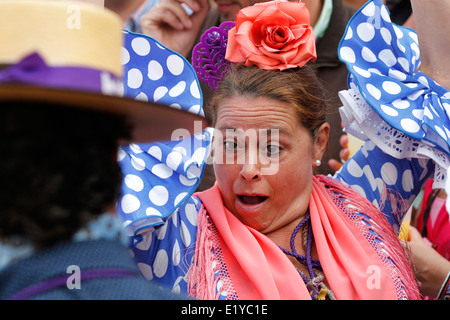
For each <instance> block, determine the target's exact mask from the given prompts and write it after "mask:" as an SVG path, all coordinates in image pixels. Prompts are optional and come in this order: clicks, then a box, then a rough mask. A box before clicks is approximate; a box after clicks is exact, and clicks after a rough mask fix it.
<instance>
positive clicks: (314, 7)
mask: <svg viewBox="0 0 450 320" xmlns="http://www.w3.org/2000/svg"><path fill="white" fill-rule="evenodd" d="M324 1H325V0H319V1H318V0H303V2H304V3H305V4H306V7H307V8H308V10H309V13H310V15H311V26H313V27H314V26H315V25H316V23H317V21H319V18H320V14H321V13H322V9H323V4H324Z"/></svg>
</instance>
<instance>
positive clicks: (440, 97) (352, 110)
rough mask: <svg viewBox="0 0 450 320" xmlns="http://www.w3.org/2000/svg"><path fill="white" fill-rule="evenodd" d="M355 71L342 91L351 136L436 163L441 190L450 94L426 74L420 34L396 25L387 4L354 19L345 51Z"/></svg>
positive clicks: (449, 134) (377, 3)
mask: <svg viewBox="0 0 450 320" xmlns="http://www.w3.org/2000/svg"><path fill="white" fill-rule="evenodd" d="M339 56H340V59H341V60H342V61H343V62H345V63H346V65H347V68H348V70H349V72H350V75H349V80H348V87H349V89H348V90H344V91H341V92H340V97H341V100H342V102H343V107H341V109H340V113H341V117H342V120H343V122H344V126H345V130H346V132H347V133H349V134H352V135H354V136H356V137H358V138H360V139H363V140H372V141H373V142H374V143H375V144H376V145H377V146H378V147H379V148H381V149H382V150H383V151H384V152H386V153H387V154H391V155H393V156H394V157H396V158H398V159H403V158H426V159H432V160H434V161H435V162H436V164H437V166H436V170H435V175H434V180H435V186H437V187H443V186H444V181H445V177H446V170H447V168H448V167H449V164H450V158H449V155H450V141H449V140H450V122H449V116H448V112H450V93H449V91H448V90H447V89H445V88H444V87H442V86H440V85H439V84H437V83H436V82H435V81H433V80H432V79H431V78H430V77H428V76H427V75H425V74H424V73H422V72H420V71H417V70H418V68H419V66H420V61H421V60H420V50H419V44H418V39H417V34H416V32H415V31H414V30H412V29H409V28H405V27H401V26H397V25H395V24H393V23H392V22H391V20H390V17H389V11H388V9H387V8H386V7H385V6H384V5H383V3H382V1H381V0H372V1H369V2H368V3H367V4H366V5H364V6H363V7H362V8H361V9H360V10H359V11H358V12H357V13H356V14H355V16H354V17H353V18H352V19H351V21H350V22H349V24H348V26H347V30H346V32H345V34H344V37H343V39H342V41H341V43H340V46H339Z"/></svg>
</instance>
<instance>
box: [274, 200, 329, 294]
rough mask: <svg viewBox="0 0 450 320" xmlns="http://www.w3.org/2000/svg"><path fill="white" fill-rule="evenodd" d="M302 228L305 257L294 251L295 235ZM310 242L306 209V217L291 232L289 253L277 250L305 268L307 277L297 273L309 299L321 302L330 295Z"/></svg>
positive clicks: (309, 223)
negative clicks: (313, 255)
mask: <svg viewBox="0 0 450 320" xmlns="http://www.w3.org/2000/svg"><path fill="white" fill-rule="evenodd" d="M303 227H305V230H304V239H303V240H304V243H305V247H306V253H305V255H301V254H299V253H298V252H297V250H296V249H295V238H296V237H297V234H298V233H299V231H300V230H301V229H302V228H303ZM312 242H313V233H312V228H311V221H310V215H309V208H308V211H307V212H306V217H305V218H304V219H303V220H302V221H300V223H299V224H298V225H297V226H296V227H295V229H294V231H293V232H292V235H291V239H290V246H291V251H289V250H286V249H284V248H282V247H280V246H279V248H280V249H281V250H282V251H283V252H284V253H285V254H286V255H289V256H292V257H294V258H295V259H296V260H297V261H298V262H300V263H301V264H302V265H304V266H305V267H306V268H307V270H308V274H309V277H308V276H306V275H304V274H303V273H302V272H301V271H300V270H298V269H297V271H298V273H299V274H300V276H301V277H302V279H303V282H304V283H305V285H306V287H307V289H308V291H309V293H310V294H311V297H312V298H313V299H315V300H323V299H325V297H326V296H327V295H328V296H329V297H331V296H332V293H331V291H330V290H329V289H327V288H326V286H325V284H324V283H323V282H322V281H323V278H324V277H323V273H322V266H321V264H320V261H319V260H316V259H314V258H313V257H312V256H311V247H312ZM314 269H316V270H317V272H315V270H314ZM316 273H317V275H316Z"/></svg>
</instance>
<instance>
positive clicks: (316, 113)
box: [210, 64, 328, 138]
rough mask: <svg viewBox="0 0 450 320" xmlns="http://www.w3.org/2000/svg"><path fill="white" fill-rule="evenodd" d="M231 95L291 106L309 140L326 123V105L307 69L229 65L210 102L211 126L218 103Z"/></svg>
mask: <svg viewBox="0 0 450 320" xmlns="http://www.w3.org/2000/svg"><path fill="white" fill-rule="evenodd" d="M234 96H246V97H249V98H258V97H265V98H269V99H273V100H277V101H282V102H285V103H287V104H289V105H291V106H292V107H293V108H294V110H295V111H296V114H297V116H298V120H299V122H300V124H301V125H302V126H303V127H305V128H306V129H307V130H308V131H309V132H310V134H311V137H312V138H315V137H316V134H317V131H318V129H319V128H320V126H321V125H322V124H323V123H324V122H326V115H327V103H328V102H327V100H326V98H325V96H324V90H323V87H322V84H321V83H320V81H319V80H318V78H317V76H316V73H315V71H314V70H313V69H312V68H311V67H308V66H304V67H302V68H293V69H287V70H284V71H279V70H263V69H260V68H258V67H256V66H245V65H244V64H231V65H230V67H229V69H228V71H227V73H226V74H225V76H224V77H223V78H222V79H221V81H220V83H219V86H218V88H217V90H216V91H215V92H214V95H213V98H212V99H211V103H210V107H211V110H212V113H213V115H212V117H213V124H214V125H215V122H216V120H217V112H218V108H219V105H220V102H221V101H222V100H223V99H226V98H231V97H234Z"/></svg>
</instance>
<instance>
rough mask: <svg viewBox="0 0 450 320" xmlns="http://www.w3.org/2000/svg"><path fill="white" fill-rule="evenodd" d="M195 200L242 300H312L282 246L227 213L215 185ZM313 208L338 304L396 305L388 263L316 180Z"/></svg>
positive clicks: (321, 252)
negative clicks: (346, 301)
mask: <svg viewBox="0 0 450 320" xmlns="http://www.w3.org/2000/svg"><path fill="white" fill-rule="evenodd" d="M196 195H197V196H198V197H199V198H200V199H201V201H202V202H203V205H204V207H205V208H206V211H207V212H208V213H209V215H210V217H211V219H212V221H213V223H214V225H215V227H216V228H217V231H218V233H219V238H220V244H221V249H222V252H223V257H224V259H225V261H226V266H227V269H228V272H229V274H230V277H231V281H232V283H233V286H234V288H235V290H236V292H237V294H238V296H239V299H243V300H257V299H264V300H266V299H268V300H274V299H311V296H310V295H309V293H308V291H307V289H306V286H305V284H304V283H303V281H302V279H301V277H300V276H299V274H298V272H297V270H296V269H295V267H294V266H293V264H292V263H291V262H290V261H289V259H288V258H287V257H286V256H285V254H284V253H282V251H281V250H280V249H279V248H278V246H277V245H276V244H275V243H274V242H272V240H270V239H269V238H268V237H266V236H265V235H263V234H261V233H260V232H258V231H256V230H254V229H252V228H251V227H248V226H246V225H245V224H243V223H242V222H241V221H240V220H238V219H237V218H236V217H235V216H234V215H233V214H232V213H231V212H230V211H229V210H228V209H227V208H225V206H224V204H223V201H222V196H221V193H220V190H219V187H218V186H217V184H216V185H215V186H214V187H213V188H211V189H209V190H207V191H204V192H201V193H197V194H196ZM366 201H367V200H366ZM367 202H368V201H367ZM309 207H310V214H311V225H312V229H313V234H314V241H315V245H316V248H317V252H318V255H319V260H320V262H321V264H322V267H323V271H324V273H325V276H326V279H327V281H328V283H329V285H330V287H331V289H332V291H333V293H334V295H335V296H336V298H337V299H397V298H398V296H397V294H396V288H395V286H394V283H393V279H392V277H391V275H390V274H389V271H388V270H387V268H386V266H385V265H384V263H383V262H382V261H381V259H380V258H379V256H378V255H377V253H376V252H375V250H374V249H373V248H372V247H371V245H370V244H369V242H368V240H367V239H366V238H365V237H364V236H363V235H362V234H361V231H360V230H358V228H357V227H356V226H355V224H354V223H353V222H352V221H351V220H350V219H349V218H348V216H347V215H346V214H345V213H344V212H343V211H342V210H341V209H339V208H338V207H337V206H336V205H335V204H334V203H333V201H332V199H331V198H330V196H329V195H328V193H327V190H326V189H325V187H324V186H323V185H322V184H321V183H320V182H319V181H318V180H317V178H315V177H314V178H313V192H312V195H311V198H310V203H309ZM197 245H201V244H197ZM196 263H202V262H201V261H197V262H196ZM371 277H377V279H371ZM371 280H375V282H374V283H371Z"/></svg>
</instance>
